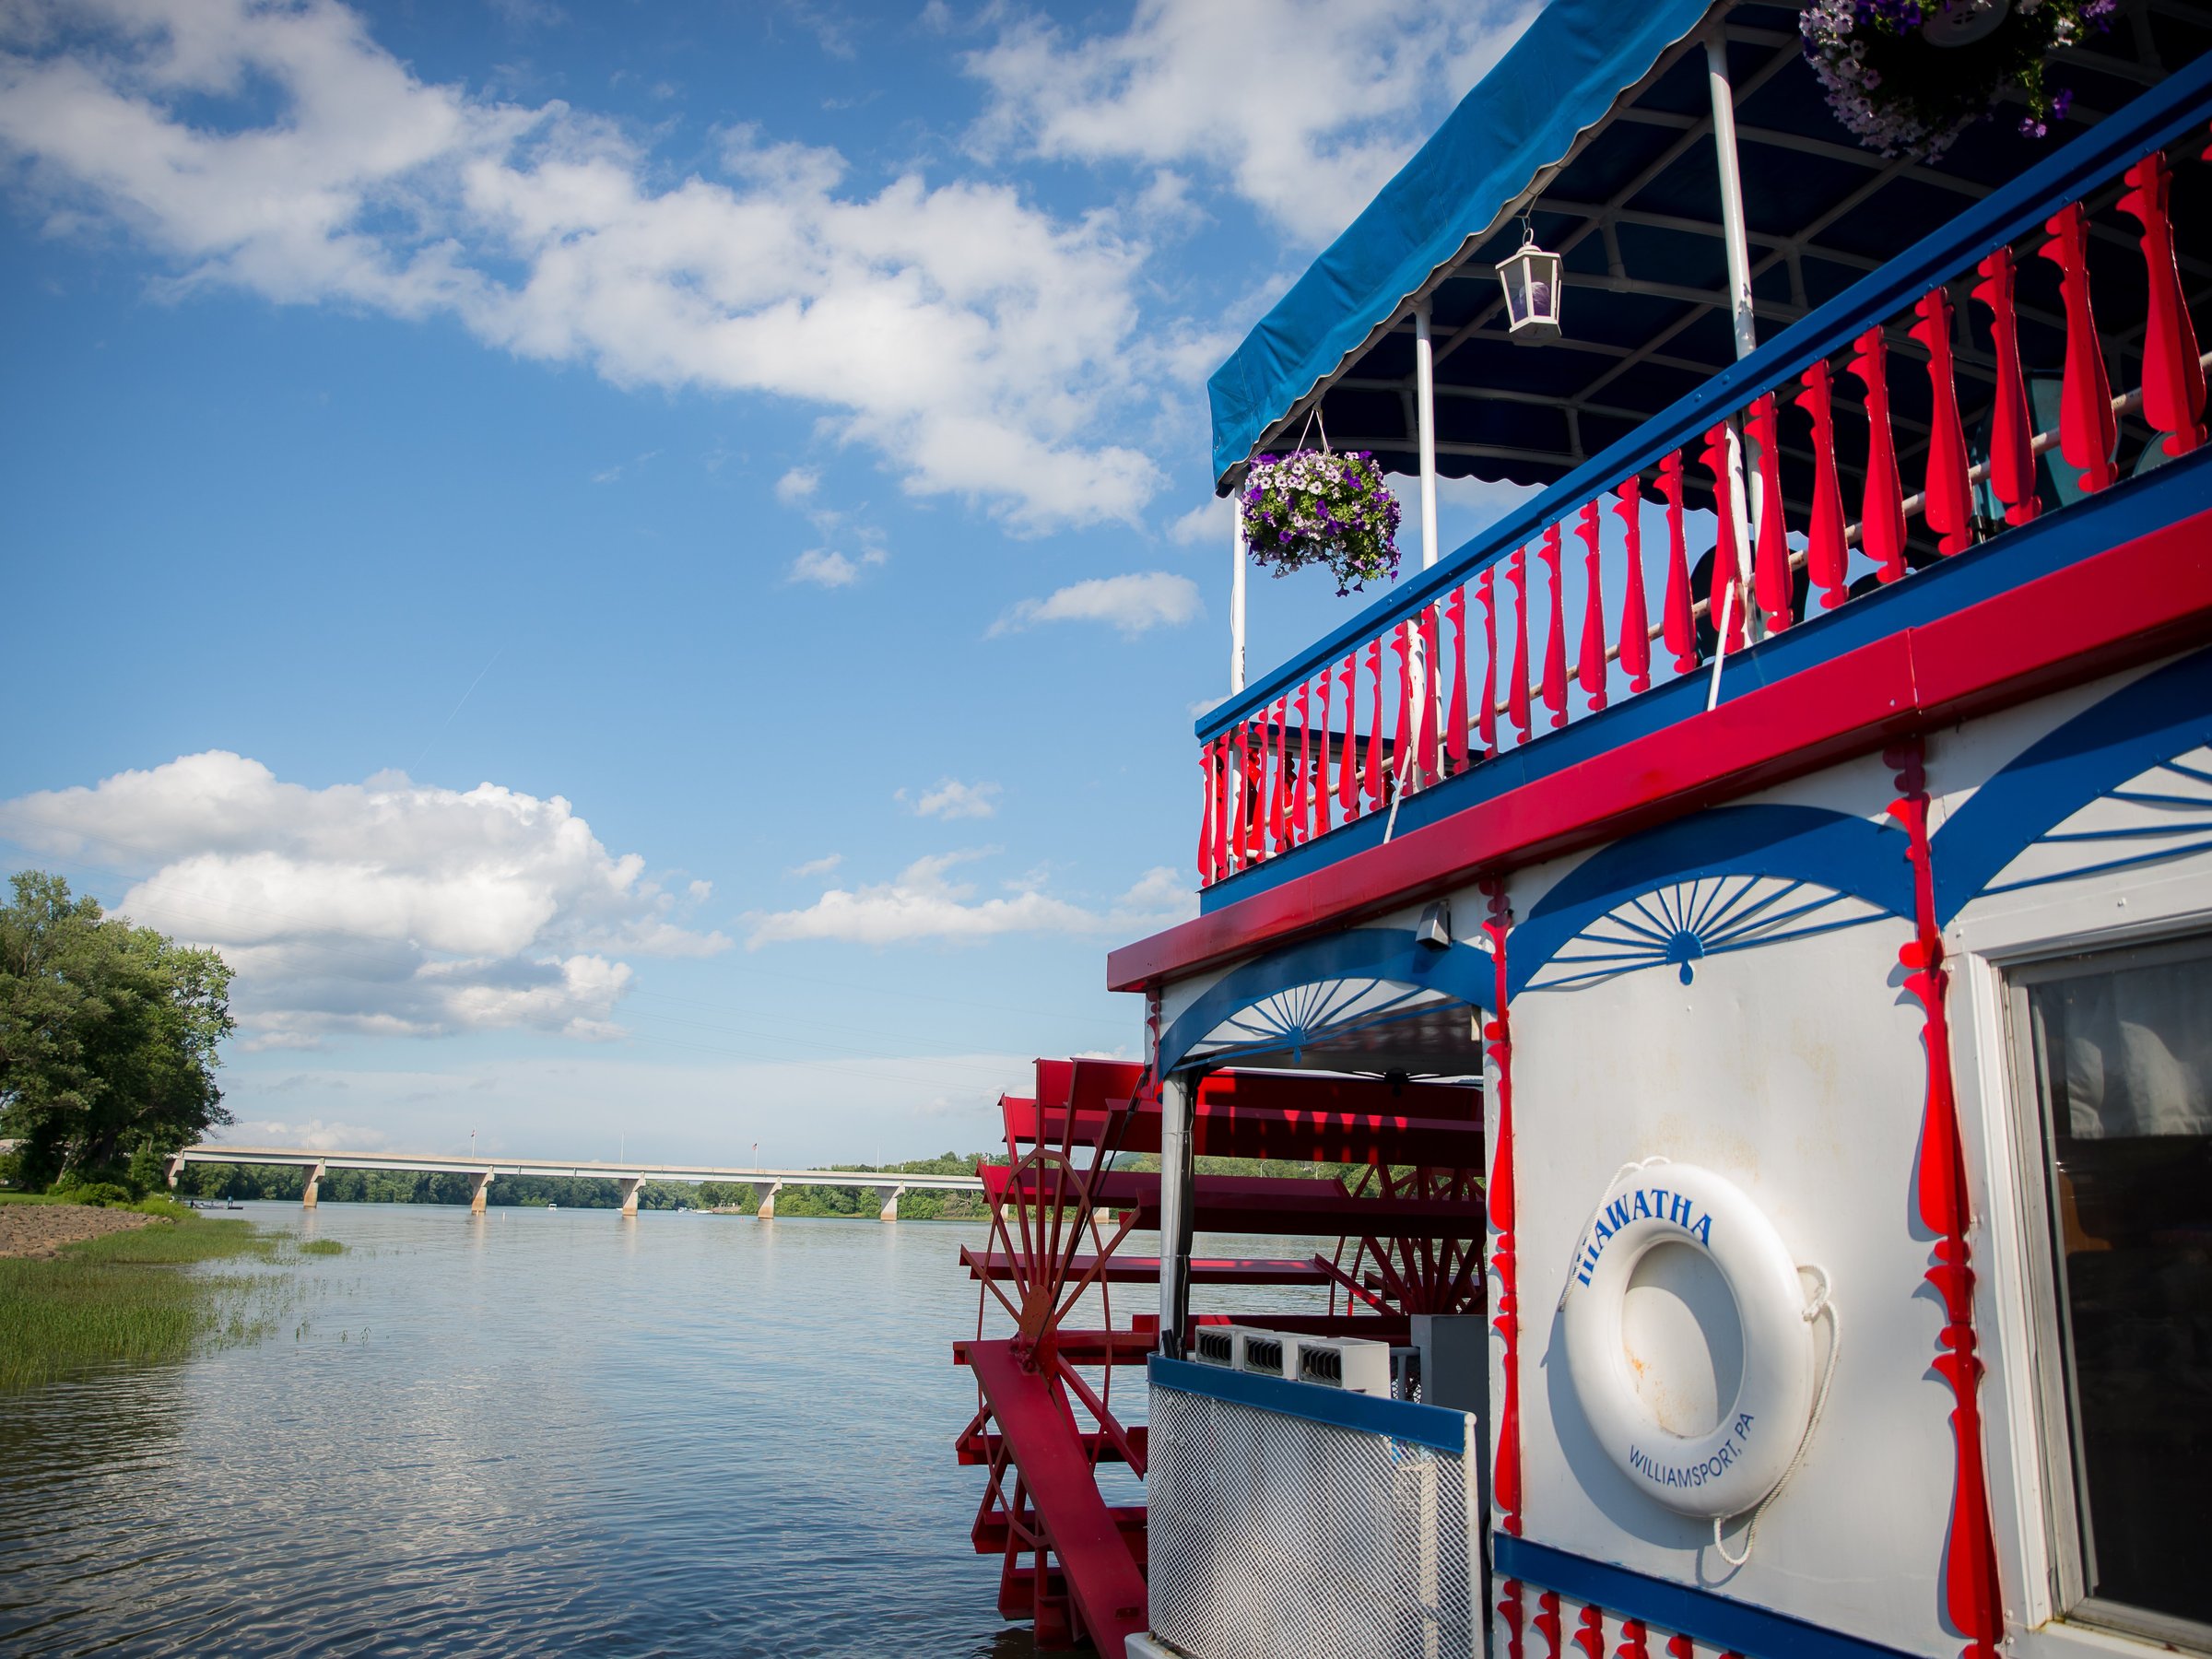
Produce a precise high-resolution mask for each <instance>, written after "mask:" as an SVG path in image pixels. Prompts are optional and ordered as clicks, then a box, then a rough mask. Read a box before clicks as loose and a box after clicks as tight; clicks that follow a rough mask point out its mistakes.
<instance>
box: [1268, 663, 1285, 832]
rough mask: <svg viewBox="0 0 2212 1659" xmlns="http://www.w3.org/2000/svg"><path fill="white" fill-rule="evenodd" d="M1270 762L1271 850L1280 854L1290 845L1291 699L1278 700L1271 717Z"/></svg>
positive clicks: (1281, 698) (1269, 807)
mask: <svg viewBox="0 0 2212 1659" xmlns="http://www.w3.org/2000/svg"><path fill="white" fill-rule="evenodd" d="M1268 725H1269V728H1270V729H1269V732H1268V737H1267V760H1268V769H1269V772H1270V777H1269V779H1268V787H1267V841H1268V846H1269V849H1270V851H1272V852H1276V853H1280V852H1283V851H1284V850H1285V849H1287V848H1288V846H1289V845H1290V786H1289V778H1288V772H1289V760H1290V752H1289V745H1290V700H1289V698H1288V697H1278V698H1277V699H1276V700H1275V708H1274V710H1273V712H1271V713H1270V714H1269V716H1268Z"/></svg>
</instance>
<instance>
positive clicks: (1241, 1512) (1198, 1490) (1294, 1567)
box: [1145, 1386, 1479, 1659]
mask: <svg viewBox="0 0 2212 1659" xmlns="http://www.w3.org/2000/svg"><path fill="white" fill-rule="evenodd" d="M1151 1424H1152V1428H1151V1435H1152V1439H1151V1452H1150V1459H1149V1466H1148V1467H1147V1470H1146V1475H1145V1486H1146V1488H1147V1500H1148V1504H1149V1510H1150V1514H1149V1530H1150V1561H1151V1566H1150V1581H1149V1583H1150V1594H1149V1599H1150V1603H1151V1625H1152V1629H1153V1630H1154V1632H1155V1633H1156V1634H1158V1635H1159V1636H1160V1637H1162V1638H1164V1639H1165V1640H1167V1641H1170V1642H1172V1643H1173V1644H1174V1645H1175V1646H1176V1647H1179V1648H1181V1649H1182V1651H1183V1652H1184V1653H1189V1654H1192V1655H1193V1656H1194V1659H1268V1656H1272V1655H1279V1654H1289V1653H1299V1654H1306V1653H1326V1654H1331V1655H1342V1656H1344V1659H1383V1656H1384V1655H1392V1656H1397V1655H1403V1656H1404V1659H1464V1656H1465V1655H1466V1654H1469V1653H1474V1652H1476V1651H1477V1643H1476V1640H1475V1631H1474V1629H1473V1625H1472V1621H1471V1617H1470V1613H1471V1609H1470V1607H1469V1606H1468V1572H1467V1568H1468V1556H1467V1547H1468V1544H1467V1541H1468V1518H1469V1514H1470V1512H1475V1513H1477V1514H1478V1513H1479V1510H1478V1509H1477V1503H1476V1500H1475V1499H1474V1496H1473V1494H1474V1482H1473V1480H1472V1478H1471V1477H1470V1474H1469V1471H1468V1469H1467V1466H1466V1465H1467V1460H1466V1459H1465V1458H1464V1457H1455V1456H1452V1455H1450V1454H1448V1453H1441V1452H1437V1451H1434V1450H1432V1449H1430V1447H1427V1446H1421V1445H1415V1444H1412V1443H1409V1442H1407V1441H1400V1440H1394V1439H1392V1438H1390V1437H1388V1436H1385V1435H1377V1434H1363V1433H1359V1432H1358V1431H1356V1430H1348V1429H1339V1428H1335V1427H1334V1426H1332V1425H1329V1424H1325V1423H1315V1422H1309V1421H1307V1420H1306V1419H1304V1418H1294V1417H1285V1416H1283V1415H1281V1414H1279V1413H1277V1412H1272V1411H1264V1410H1261V1409H1259V1408H1257V1407H1254V1406H1241V1405H1237V1404H1234V1403H1232V1402H1230V1401H1227V1400H1217V1399H1213V1398H1210V1397H1208V1396H1206V1395H1203V1394H1184V1393H1182V1392H1181V1391H1179V1390H1176V1389H1171V1388H1162V1387H1158V1386H1156V1387H1154V1388H1153V1390H1152V1408H1151Z"/></svg>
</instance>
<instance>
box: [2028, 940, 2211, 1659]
mask: <svg viewBox="0 0 2212 1659" xmlns="http://www.w3.org/2000/svg"><path fill="white" fill-rule="evenodd" d="M2207 959H2212V927H2207V925H2206V922H2205V920H2204V919H2203V918H2196V919H2194V926H2191V927H2190V928H2189V930H2188V931H2187V932H2185V933H2179V934H2166V935H2163V936H2160V937H2154V938H2141V937H2136V938H2128V937H2121V938H2108V939H2104V940H2098V939H2094V938H2075V939H2070V940H2067V941H2065V942H2064V943H2063V944H2061V943H2055V942H2054V943H2053V945H2052V947H2050V948H2048V949H2046V950H2041V951H2037V952H2035V953H2034V954H2033V955H2031V956H2016V957H2012V958H2010V959H2006V960H2003V961H1992V962H1991V966H1992V967H1993V968H1994V969H1995V970H1996V971H1997V974H1998V976H1999V1006H2000V1010H2001V1012H2002V1015H2003V1019H2004V1029H2005V1055H2004V1069H2005V1072H2006V1084H2007V1088H2006V1094H2007V1096H2008V1097H2009V1104H2010V1107H2011V1116H2012V1134H2013V1139H2014V1145H2015V1147H2017V1148H2018V1152H2019V1153H2021V1154H2026V1155H2028V1156H2018V1157H2016V1159H2015V1167H2014V1170H2013V1171H2012V1173H2013V1178H2014V1182H2015V1185H2016V1192H2015V1195H2014V1196H2015V1202H2016V1203H2017V1205H2018V1226H2019V1228H2020V1231H2021V1235H2022V1242H2023V1244H2024V1245H2025V1246H2026V1248H2025V1250H2024V1252H2023V1254H2024V1256H2025V1258H2026V1259H2025V1261H2024V1263H2023V1264H2022V1265H2023V1274H2022V1278H2023V1286H2022V1288H2024V1289H2025V1290H2026V1292H2027V1295H2028V1321H2029V1328H2028V1332H2027V1335H2028V1339H2029V1341H2028V1346H2029V1359H2030V1371H2031V1380H2030V1381H2031V1388H2032V1392H2033V1400H2032V1428H2033V1430H2034V1434H2035V1441H2036V1454H2037V1462H2038V1463H2039V1465H2041V1486H2042V1488H2043V1510H2044V1514H2043V1521H2044V1528H2045V1547H2046V1556H2045V1566H2046V1570H2047V1578H2048V1586H2047V1587H2048V1593H2049V1594H2050V1597H2051V1606H2052V1617H2053V1618H2054V1619H2056V1620H2060V1621H2063V1622H2064V1623H2065V1624H2069V1625H2072V1626H2075V1627H2076V1628H2078V1629H2083V1630H2102V1631H2108V1632H2110V1633H2112V1634H2113V1635H2117V1636H2124V1637H2132V1638H2136V1639H2137V1640H2147V1641H2156V1642H2159V1643H2160V1644H2162V1645H2166V1646H2170V1647H2177V1648H2181V1649H2183V1650H2186V1651H2190V1652H2194V1653H2212V1623H2204V1624H2200V1623H2197V1622H2196V1621H2194V1620H2192V1619H2186V1618H2176V1617H2174V1616H2173V1615H2171V1614H2166V1613H2159V1612H2156V1611H2154V1610H2152V1609H2150V1608H2147V1607H2137V1606H2131V1605H2129V1604H2127V1603H2124V1602H2115V1601H2108V1600H2105V1599H2103V1598H2101V1597H2100V1596H2096V1595H2093V1594H2090V1593H2089V1589H2088V1583H2089V1580H2088V1561H2089V1559H2091V1552H2093V1550H2094V1549H2095V1531H2096V1528H2095V1523H2094V1517H2093V1516H2092V1515H2091V1514H2090V1512H2089V1508H2088V1500H2087V1497H2086V1492H2087V1488H2088V1469H2087V1465H2086V1462H2085V1458H2086V1452H2085V1450H2084V1436H2083V1435H2082V1433H2081V1424H2080V1412H2079V1406H2078V1401H2079V1390H2078V1388H2077V1384H2076V1379H2075V1369H2074V1351H2073V1345H2072V1343H2071V1342H2070V1341H2069V1340H2068V1339H2067V1332H2066V1326H2065V1319H2064V1316H2063V1313H2062V1310H2063V1309H2064V1308H2065V1306H2066V1305H2067V1304H2066V1302H2065V1300H2064V1299H2065V1295H2066V1278H2065V1259H2064V1255H2063V1253H2061V1252H2060V1250H2059V1249H2058V1238H2057V1229H2056V1224H2055V1217H2056V1216H2057V1214H2058V1213H2059V1207H2060V1204H2061V1199H2060V1194H2059V1184H2058V1159H2057V1158H2056V1156H2055V1139H2056V1137H2055V1135H2053V1124H2052V1122H2051V1103H2050V1101H2049V1100H2047V1099H2046V1097H2045V1094H2044V1091H2043V1089H2042V1088H2041V1083H2040V1080H2039V1077H2038V1072H2037V1056H2036V1051H2035V1030H2034V1022H2033V1019H2032V1017H2031V1015H2030V1008H2029V1003H2028V994H2029V992H2030V990H2031V989H2032V988H2033V987H2035V986H2037V985H2040V984H2048V983H2050V982H2053V981H2057V980H2065V979H2073V978H2078V977H2080V976H2081V975H2083V974H2084V973H2087V972H2095V971H2124V970H2125V969H2130V968H2147V967H2156V966H2158V965H2159V964H2160V963H2164V962H2186V961H2204V960H2207ZM2030 1157H2032V1159H2033V1160H2034V1161H2033V1162H2032V1164H2031V1163H2030Z"/></svg>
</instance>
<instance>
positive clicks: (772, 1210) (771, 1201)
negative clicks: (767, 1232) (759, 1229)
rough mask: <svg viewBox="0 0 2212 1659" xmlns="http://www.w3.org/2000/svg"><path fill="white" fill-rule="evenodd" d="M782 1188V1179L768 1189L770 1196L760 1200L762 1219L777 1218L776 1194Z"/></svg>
mask: <svg viewBox="0 0 2212 1659" xmlns="http://www.w3.org/2000/svg"><path fill="white" fill-rule="evenodd" d="M782 1190H783V1183H782V1182H780V1181H779V1182H776V1183H775V1185H773V1186H771V1187H770V1188H769V1189H768V1196H767V1197H765V1198H763V1199H761V1200H760V1219H761V1220H763V1221H773V1220H774V1219H775V1218H776V1194H778V1193H780V1192H782Z"/></svg>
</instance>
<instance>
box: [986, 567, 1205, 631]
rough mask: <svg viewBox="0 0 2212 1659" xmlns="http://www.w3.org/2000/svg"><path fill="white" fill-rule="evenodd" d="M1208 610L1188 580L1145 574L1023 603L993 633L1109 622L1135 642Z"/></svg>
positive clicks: (1096, 581)
mask: <svg viewBox="0 0 2212 1659" xmlns="http://www.w3.org/2000/svg"><path fill="white" fill-rule="evenodd" d="M1203 608H1204V607H1203V606H1201V605H1200V604H1199V602H1198V584H1197V583H1196V582H1193V581H1192V580H1191V579H1190V578H1189V577H1188V576H1177V575H1173V574H1171V573H1170V572H1169V571H1142V572H1135V573H1132V574H1130V575H1127V576H1100V577H1093V578H1092V579H1091V580H1089V581H1088V582H1076V583H1074V584H1073V585H1072V586H1068V587H1064V588H1062V589H1060V590H1059V591H1058V592H1057V593H1053V594H1047V595H1046V596H1045V597H1044V598H1042V599H1024V600H1022V601H1021V602H1020V603H1019V604H1018V605H1017V606H1014V608H1013V609H1012V610H1010V611H1008V612H1007V613H1006V615H1005V616H1003V617H1001V618H999V619H998V620H997V621H996V622H994V623H993V624H992V625H991V633H992V634H993V635H994V636H996V635H999V634H1003V633H1012V632H1014V631H1016V630H1018V629H1024V628H1030V627H1032V626H1034V625H1035V624H1037V623H1039V622H1107V623H1111V624H1112V625H1113V626H1114V627H1115V628H1117V629H1121V631H1122V633H1123V635H1124V637H1125V638H1131V639H1134V638H1135V636H1136V635H1138V634H1141V633H1143V632H1145V631H1146V630H1147V629H1153V628H1159V627H1161V626H1163V625H1165V626H1170V627H1175V626H1180V625H1181V624H1182V623H1185V622H1188V621H1190V620H1191V619H1192V618H1194V617H1195V616H1197V615H1198V614H1199V612H1200V611H1201V610H1202V609H1203Z"/></svg>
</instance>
